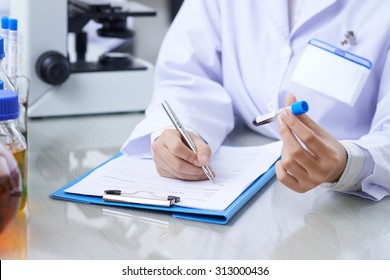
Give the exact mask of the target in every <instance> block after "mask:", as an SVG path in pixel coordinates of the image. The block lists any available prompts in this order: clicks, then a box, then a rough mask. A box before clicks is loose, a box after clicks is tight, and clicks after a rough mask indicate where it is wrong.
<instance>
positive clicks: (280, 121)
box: [278, 115, 284, 126]
mask: <svg viewBox="0 0 390 280" xmlns="http://www.w3.org/2000/svg"><path fill="white" fill-rule="evenodd" d="M283 123H284V120H283V117H282V116H281V115H279V116H278V124H279V126H282V125H283Z"/></svg>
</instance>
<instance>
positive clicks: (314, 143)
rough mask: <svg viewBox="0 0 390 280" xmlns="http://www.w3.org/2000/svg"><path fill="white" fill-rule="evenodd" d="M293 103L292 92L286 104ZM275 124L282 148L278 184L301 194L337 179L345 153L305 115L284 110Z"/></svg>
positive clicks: (330, 136) (339, 145) (333, 139)
mask: <svg viewBox="0 0 390 280" xmlns="http://www.w3.org/2000/svg"><path fill="white" fill-rule="evenodd" d="M294 102H296V99H295V97H294V96H293V95H289V96H287V98H286V105H287V106H289V105H291V104H292V103H294ZM278 123H279V130H280V136H281V138H282V141H283V149H282V158H281V160H279V161H278V162H277V164H276V176H277V178H278V180H279V181H280V182H281V183H282V184H284V185H285V186H287V187H289V188H291V189H293V190H295V191H297V192H300V193H303V192H306V191H308V190H311V189H313V188H314V187H316V186H318V185H319V184H321V183H325V182H328V183H332V182H337V181H338V180H339V179H340V177H341V175H342V173H343V172H344V169H345V165H346V163H347V152H346V150H345V148H344V146H343V145H342V144H341V143H340V142H338V141H337V140H336V139H335V138H334V137H333V136H332V135H330V134H329V133H328V132H326V131H325V130H324V129H322V128H321V127H320V126H319V125H318V124H317V123H316V122H314V121H313V120H312V119H311V118H309V116H307V115H301V116H298V117H297V116H294V114H293V113H291V111H289V110H284V111H283V112H282V113H281V114H280V115H279V118H278Z"/></svg>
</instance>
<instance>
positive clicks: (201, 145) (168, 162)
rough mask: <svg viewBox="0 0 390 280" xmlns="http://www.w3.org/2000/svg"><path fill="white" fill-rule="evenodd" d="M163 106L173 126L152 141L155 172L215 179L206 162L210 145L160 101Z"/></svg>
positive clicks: (188, 177) (195, 178) (176, 176)
mask: <svg viewBox="0 0 390 280" xmlns="http://www.w3.org/2000/svg"><path fill="white" fill-rule="evenodd" d="M162 106H163V108H164V110H165V112H166V113H167V115H168V117H169V119H170V120H171V122H172V124H173V125H174V126H175V128H176V130H173V129H166V130H164V131H163V132H162V133H161V135H160V136H159V137H158V138H157V139H156V140H155V141H154V142H153V143H152V149H153V159H154V161H155V163H156V169H157V171H158V173H159V174H160V175H161V176H163V177H169V178H179V179H184V180H201V179H206V178H208V179H209V180H210V181H212V182H214V175H213V172H212V170H211V168H210V166H209V165H208V160H209V157H210V154H211V150H210V147H209V146H208V145H207V144H206V143H205V142H204V141H203V140H202V139H201V138H200V137H199V136H198V135H196V134H195V133H192V132H190V131H188V132H187V131H186V130H185V128H184V127H183V125H182V124H181V122H180V120H179V119H178V117H177V116H176V114H175V113H174V111H173V110H172V108H171V107H170V106H169V104H168V102H166V101H165V102H163V103H162ZM199 167H201V168H199Z"/></svg>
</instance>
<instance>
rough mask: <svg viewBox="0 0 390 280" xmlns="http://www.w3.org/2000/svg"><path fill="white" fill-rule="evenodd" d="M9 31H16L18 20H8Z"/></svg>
mask: <svg viewBox="0 0 390 280" xmlns="http://www.w3.org/2000/svg"><path fill="white" fill-rule="evenodd" d="M9 30H12V31H17V30H18V20H17V19H15V18H11V19H10V20H9Z"/></svg>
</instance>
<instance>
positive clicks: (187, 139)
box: [161, 100, 215, 183]
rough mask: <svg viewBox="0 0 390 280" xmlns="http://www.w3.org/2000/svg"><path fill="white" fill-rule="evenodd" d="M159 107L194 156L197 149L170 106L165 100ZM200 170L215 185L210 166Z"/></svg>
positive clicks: (204, 166)
mask: <svg viewBox="0 0 390 280" xmlns="http://www.w3.org/2000/svg"><path fill="white" fill-rule="evenodd" d="M161 105H162V106H163V108H164V110H165V112H166V113H167V115H168V117H169V119H170V120H171V121H172V123H173V125H174V126H175V128H176V130H177V131H179V133H180V134H181V136H182V137H183V139H184V142H185V144H186V146H187V147H188V148H190V149H191V150H192V151H193V152H194V153H195V154H196V153H197V149H196V146H195V143H194V141H192V139H191V137H190V135H188V133H187V131H186V130H185V128H184V126H183V125H182V124H181V122H180V120H179V118H178V117H177V116H176V114H175V112H174V111H173V110H172V108H171V106H169V104H168V102H167V101H166V100H165V101H164V102H162V103H161ZM201 168H202V170H203V172H204V173H205V174H206V176H207V178H209V180H210V181H212V182H213V183H215V179H214V176H213V173H212V171H211V169H210V166H208V165H202V166H201Z"/></svg>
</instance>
